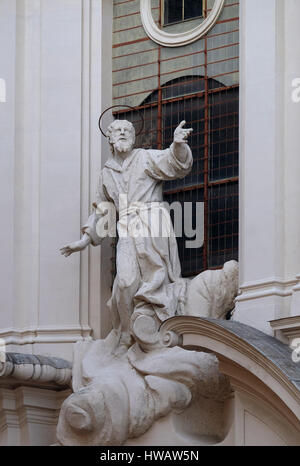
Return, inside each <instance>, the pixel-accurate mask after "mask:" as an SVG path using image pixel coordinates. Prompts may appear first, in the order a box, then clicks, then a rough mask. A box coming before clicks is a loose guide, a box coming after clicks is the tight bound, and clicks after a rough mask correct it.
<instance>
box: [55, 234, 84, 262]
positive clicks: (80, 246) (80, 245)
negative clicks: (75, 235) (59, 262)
mask: <svg viewBox="0 0 300 466" xmlns="http://www.w3.org/2000/svg"><path fill="white" fill-rule="evenodd" d="M90 243H91V238H90V237H89V235H88V234H87V233H84V235H83V236H82V238H81V239H80V240H79V241H74V243H70V244H68V245H67V246H64V247H63V248H61V249H60V252H61V254H62V255H63V256H65V257H68V256H70V255H71V254H73V253H74V252H79V251H83V250H84V249H85V248H86V247H87V246H88V245H89V244H90Z"/></svg>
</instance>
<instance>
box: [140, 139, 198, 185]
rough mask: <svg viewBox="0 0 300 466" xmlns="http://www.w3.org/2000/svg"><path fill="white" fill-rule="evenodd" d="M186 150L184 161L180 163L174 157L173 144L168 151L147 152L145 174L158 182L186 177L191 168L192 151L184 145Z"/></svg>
mask: <svg viewBox="0 0 300 466" xmlns="http://www.w3.org/2000/svg"><path fill="white" fill-rule="evenodd" d="M184 148H185V150H186V160H185V161H184V162H181V161H180V160H179V158H178V157H177V156H176V151H175V146H174V144H172V145H171V147H169V149H166V150H163V151H159V150H148V151H147V154H148V157H147V167H146V173H147V174H148V175H149V176H151V177H152V178H154V179H155V180H158V181H169V180H176V179H177V178H184V177H185V176H187V175H188V174H189V173H190V171H191V169H192V166H193V156H192V151H191V149H190V148H189V146H188V145H187V144H185V145H184Z"/></svg>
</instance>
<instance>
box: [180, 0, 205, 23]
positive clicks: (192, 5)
mask: <svg viewBox="0 0 300 466" xmlns="http://www.w3.org/2000/svg"><path fill="white" fill-rule="evenodd" d="M202 14H203V1H202V0H184V19H191V18H197V17H198V16H202Z"/></svg>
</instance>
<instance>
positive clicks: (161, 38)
mask: <svg viewBox="0 0 300 466" xmlns="http://www.w3.org/2000/svg"><path fill="white" fill-rule="evenodd" d="M195 1H196V0H195ZM224 4H225V0H215V3H214V6H213V8H212V10H211V12H210V14H209V15H208V17H207V18H206V19H205V20H204V21H203V22H202V23H201V24H199V26H197V27H195V28H194V29H191V30H190V31H186V32H180V33H176V34H170V33H169V32H166V31H164V30H163V29H159V27H158V26H157V25H156V24H155V22H154V19H153V16H152V11H151V0H140V10H141V18H142V23H143V27H144V29H145V31H146V33H147V35H148V36H149V37H150V39H152V40H153V41H154V42H156V43H157V44H159V45H163V46H165V47H181V46H183V45H188V44H191V43H192V42H195V41H196V40H198V39H200V38H201V37H203V36H204V35H205V34H207V33H208V32H209V31H210V29H211V28H212V27H213V26H214V25H215V24H216V22H217V19H218V18H219V16H220V14H221V12H222V9H223V7H224Z"/></svg>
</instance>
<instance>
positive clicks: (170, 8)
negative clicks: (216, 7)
mask: <svg viewBox="0 0 300 466" xmlns="http://www.w3.org/2000/svg"><path fill="white" fill-rule="evenodd" d="M202 15H203V0H164V24H172V23H177V22H179V21H184V20H186V19H192V18H197V17H199V16H202Z"/></svg>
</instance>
